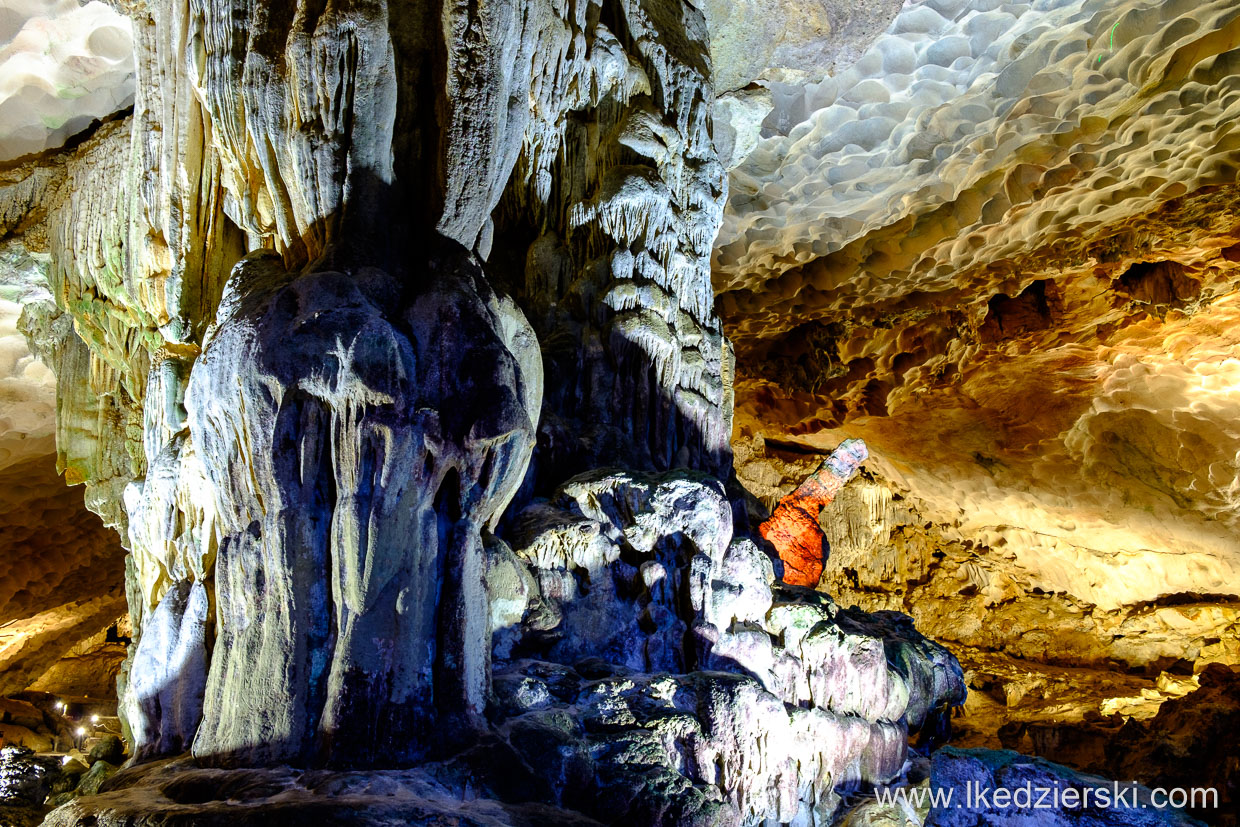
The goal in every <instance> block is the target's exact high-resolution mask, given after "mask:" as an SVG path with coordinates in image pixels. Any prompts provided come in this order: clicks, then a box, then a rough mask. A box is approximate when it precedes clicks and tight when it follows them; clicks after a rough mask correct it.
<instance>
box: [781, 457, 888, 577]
mask: <svg viewBox="0 0 1240 827" xmlns="http://www.w3.org/2000/svg"><path fill="white" fill-rule="evenodd" d="M867 456H868V454H867V453H866V449H865V443H864V442H862V441H861V440H859V439H853V440H846V441H845V442H843V443H841V445H840V447H838V448H836V449H835V451H834V452H833V453H832V454H831V456H830V457H828V458H827V459H826V461H825V462H823V464H822V467H821V468H819V469H818V470H817V471H815V472H814V473H813V474H810V475H809V477H808V478H807V479H806V480H805V482H803V483H801V484H800V485H799V486H797V490H795V491H793V492H792V493H791V494H789V495H788V496H786V497H784V498H783V499H782V500H780V501H779V504H778V505H776V506H775V510H774V511H773V512H771V517H770V519H768V520H767V521H766V522H764V523H762V525H760V526H758V532H759V533H760V534H761V535H762V537H763V539H765V540H766V541H767V542H769V543H771V544H772V545H774V546H775V550H776V551H777V552H779V559H780V560H782V561H783V564H784V576H783V580H784V582H785V583H788V584H790V585H793V586H809V587H810V588H811V589H812V588H814V587H815V586H817V585H818V580H819V579H820V578H821V577H822V563H823V561H824V560H825V559H826V557H827V553H828V548H827V544H826V537H825V536H824V535H823V533H822V529H821V528H820V527H819V526H818V516H819V514H820V513H821V512H822V508H823V506H825V505H829V504H830V503H831V501H832V500H834V499H835V495H836V494H838V493H839V491H840V489H841V488H843V487H844V483H846V482H848V480H849V478H850V477H851V476H852V474H853V472H854V471H856V470H857V466H858V465H860V464H861V462H863V461H864V460H865V458H866V457H867Z"/></svg>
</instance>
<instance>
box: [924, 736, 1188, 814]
mask: <svg viewBox="0 0 1240 827" xmlns="http://www.w3.org/2000/svg"><path fill="white" fill-rule="evenodd" d="M1000 788H1002V789H1004V790H1007V791H1010V793H1011V798H1010V799H1004V800H1002V801H996V800H995V799H994V797H993V791H995V790H997V789H1000ZM930 789H932V790H935V791H938V792H940V794H942V793H943V792H944V791H946V790H952V791H953V792H954V793H955V795H954V796H953V798H954V799H955V801H954V803H953V804H952V805H951V806H932V807H931V808H930V811H929V813H928V815H927V818H926V822H925V823H926V824H927V825H934V827H973V825H976V824H987V825H989V824H1004V823H1022V822H1025V823H1036V824H1052V825H1064V827H1067V826H1068V825H1082V827H1083V826H1084V825H1133V827H1137V825H1140V826H1141V827H1144V826H1145V825H1149V827H1155V825H1159V826H1160V827H1161V825H1166V827H1200V825H1201V822H1200V821H1197V820H1196V819H1194V818H1192V817H1191V816H1188V815H1186V814H1184V812H1183V811H1181V810H1178V809H1175V808H1171V807H1167V806H1166V802H1165V801H1164V800H1163V799H1162V798H1155V797H1154V791H1152V790H1150V789H1149V788H1146V787H1142V786H1140V785H1137V784H1132V783H1124V784H1120V783H1118V782H1114V781H1111V780H1109V779H1106V778H1101V777H1099V776H1090V775H1086V774H1084V773H1080V772H1076V771H1073V770H1071V769H1069V768H1067V767H1063V766H1060V765H1058V764H1053V763H1051V762H1050V761H1045V760H1042V759H1040V758H1029V757H1027V756H1023V755H1019V754H1017V753H1014V752H1007V751H992V750H962V749H956V748H954V747H944V748H943V749H941V750H939V751H938V752H936V753H935V754H934V757H933V759H931V762H930ZM967 789H969V790H973V791H974V792H973V794H972V799H971V800H969V799H965V800H964V801H961V800H960V797H962V796H965V795H967V793H966V792H965V791H966V790H967ZM1022 789H1028V790H1029V793H1028V794H1027V796H1025V797H1021V796H1020V795H1019V794H1017V793H1016V791H1017V790H1022ZM1041 790H1046V791H1047V792H1046V795H1045V800H1041V801H1040V797H1041V796H1042V795H1043V794H1042V793H1041V792H1040V791H1041ZM978 791H987V792H989V793H991V795H987V796H984V797H983V796H979V795H978ZM1086 791H1089V794H1088V795H1087V793H1086ZM1121 792H1122V797H1121ZM1164 792H1165V791H1164ZM1048 805H1049V806H1048Z"/></svg>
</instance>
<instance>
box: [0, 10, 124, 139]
mask: <svg viewBox="0 0 1240 827" xmlns="http://www.w3.org/2000/svg"><path fill="white" fill-rule="evenodd" d="M0 12H3V13H2V14H0V161H9V160H12V159H13V158H17V157H19V156H22V155H29V154H31V153H37V152H43V151H44V150H48V149H55V148H57V147H59V146H61V145H62V144H64V142H65V141H66V139H68V138H70V137H72V136H73V135H74V134H76V133H79V132H81V131H82V130H84V129H86V128H87V127H88V126H90V123H91V121H93V120H95V119H96V118H103V117H106V116H108V115H111V114H113V113H115V112H118V111H120V110H122V109H124V108H126V107H128V106H130V105H131V104H132V103H133V96H134V64H133V37H132V34H131V32H130V26H129V20H128V19H127V18H125V17H123V16H122V15H120V14H118V13H117V12H116V11H114V10H113V9H112V8H109V7H108V6H107V5H105V4H104V3H101V2H98V0H95V1H94V2H88V3H83V4H79V3H78V1H77V0H6V2H5V3H4V5H3V7H2V8H0Z"/></svg>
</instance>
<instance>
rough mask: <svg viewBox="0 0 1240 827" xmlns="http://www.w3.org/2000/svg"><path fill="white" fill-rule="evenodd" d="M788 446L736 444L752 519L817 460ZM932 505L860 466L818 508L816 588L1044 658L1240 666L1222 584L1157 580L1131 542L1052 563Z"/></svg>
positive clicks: (966, 642) (969, 643)
mask: <svg viewBox="0 0 1240 827" xmlns="http://www.w3.org/2000/svg"><path fill="white" fill-rule="evenodd" d="M792 447H793V446H789V445H787V444H782V445H781V444H779V443H775V442H774V440H771V441H763V440H757V441H753V440H743V441H738V442H737V444H736V455H737V459H738V464H737V474H738V478H739V480H740V481H741V483H742V484H743V485H745V486H747V487H748V489H749V490H751V491H752V492H753V493H754V494H755V495H756V498H757V500H758V501H759V502H755V503H754V504H753V505H754V514H752V515H751V516H750V519H751V521H755V522H756V521H760V520H761V519H763V517H764V514H765V509H766V508H772V507H773V506H774V505H775V503H777V502H778V501H779V499H780V498H782V497H783V496H786V495H787V494H788V493H790V492H792V491H793V490H794V489H795V488H796V486H797V485H798V484H799V482H800V481H801V480H802V479H804V478H805V476H807V475H808V474H809V473H811V472H812V471H813V470H814V469H815V468H816V467H817V465H818V464H819V463H821V462H822V460H823V458H824V454H825V451H822V452H814V451H810V452H805V451H804V450H790V448H792ZM934 514H935V511H934V508H933V506H931V505H928V504H927V503H926V502H925V501H924V500H922V499H921V498H920V497H919V496H916V495H914V494H913V493H912V492H910V491H909V490H908V489H906V488H903V487H902V486H899V485H897V484H895V483H893V482H892V481H891V480H889V479H887V478H885V477H884V476H883V475H882V474H881V473H879V472H878V471H877V470H876V469H875V468H874V467H873V465H872V464H871V465H870V466H867V467H866V468H864V469H863V470H862V472H861V474H859V475H858V476H857V477H856V478H854V480H853V481H852V482H851V483H850V484H849V485H848V486H846V487H845V488H844V489H843V490H842V491H841V492H840V494H839V495H838V496H837V498H836V500H835V502H834V503H833V504H832V506H831V508H829V509H824V510H823V512H822V514H821V527H822V530H823V533H824V535H825V536H826V539H827V541H828V542H829V544H830V547H831V556H830V558H829V559H828V560H827V562H826V566H825V569H824V574H823V577H822V580H821V588H822V589H823V590H824V591H826V592H827V593H829V594H831V595H832V596H834V597H835V598H836V599H837V600H838V601H839V602H840V603H841V604H843V605H851V604H856V605H859V606H860V607H862V608H863V609H866V610H869V611H874V610H882V609H890V610H895V611H901V612H905V613H907V614H909V615H911V616H912V617H913V618H914V620H915V621H916V623H917V626H918V628H919V629H920V630H921V631H923V632H924V633H926V634H927V635H929V636H930V637H932V638H934V639H936V640H939V641H941V642H944V643H947V644H949V645H961V646H966V647H973V648H979V649H986V650H995V651H1002V652H1004V653H1006V654H1008V655H1010V656H1013V657H1017V658H1023V659H1026V660H1029V661H1034V662H1039V663H1052V664H1061V665H1066V666H1079V667H1095V668H1102V669H1108V668H1121V669H1135V670H1139V671H1141V672H1145V673H1148V674H1150V675H1151V676H1157V675H1158V673H1159V672H1161V671H1164V670H1167V669H1170V668H1172V667H1176V666H1177V664H1178V665H1179V667H1187V668H1188V669H1189V670H1190V671H1192V670H1193V669H1194V668H1195V669H1196V670H1197V671H1200V669H1202V668H1204V667H1205V666H1206V664H1208V663H1211V662H1222V663H1229V664H1238V663H1240V602H1237V601H1236V600H1235V599H1234V598H1232V597H1229V596H1227V595H1226V593H1224V594H1209V593H1205V594H1201V593H1193V592H1192V591H1191V587H1190V586H1189V585H1188V583H1187V582H1185V583H1184V584H1183V586H1182V588H1185V589H1188V591H1185V592H1183V593H1179V592H1178V588H1177V587H1174V586H1173V587H1171V588H1170V589H1168V587H1167V585H1166V584H1165V583H1163V584H1161V585H1158V584H1155V583H1154V582H1153V581H1152V579H1151V577H1152V576H1151V575H1147V574H1145V573H1143V571H1142V569H1140V568H1139V567H1138V562H1139V561H1140V559H1141V554H1140V553H1139V552H1132V553H1129V554H1117V555H1116V556H1115V557H1112V558H1109V559H1099V558H1096V557H1094V556H1092V555H1089V556H1085V557H1073V558H1069V560H1072V561H1075V563H1076V566H1075V567H1073V566H1069V565H1067V563H1066V561H1065V562H1064V563H1062V564H1060V563H1054V564H1052V563H1050V562H1048V561H1047V560H1044V559H1040V558H1038V557H1037V556H1035V555H1033V554H1032V553H1031V551H1030V549H1029V548H1028V547H1024V546H1015V547H1014V543H1013V542H1012V539H1011V537H1012V535H1011V531H1014V530H1015V529H1013V528H1010V527H1009V528H1008V529H1006V530H1005V531H998V530H997V531H994V532H987V533H985V534H979V533H975V532H973V531H971V530H970V529H969V527H968V525H967V524H964V523H963V522H956V521H953V522H949V523H940V522H937V521H935V520H934V519H933V515H934ZM1095 565H1102V566H1105V568H1104V569H1102V570H1095V569H1093V568H1092V567H1093V566H1095ZM1210 565H1211V567H1212V566H1213V565H1214V564H1213V563H1211V564H1210ZM1082 567H1090V568H1089V569H1088V570H1089V571H1090V572H1091V576H1090V577H1089V578H1083V577H1081V574H1080V572H1081V568H1082ZM1210 570H1212V569H1207V571H1210ZM1095 571H1096V573H1094V572H1095ZM1199 573H1200V570H1199ZM1185 575H1188V573H1187V572H1182V573H1181V575H1180V576H1185ZM1188 576H1192V575H1188ZM1146 588H1158V589H1160V590H1167V591H1170V592H1171V593H1170V594H1168V595H1167V596H1165V597H1163V598H1162V599H1157V600H1150V601H1145V600H1139V599H1134V595H1133V594H1132V592H1133V591H1134V590H1141V589H1146Z"/></svg>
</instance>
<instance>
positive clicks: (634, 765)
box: [488, 471, 965, 824]
mask: <svg viewBox="0 0 1240 827" xmlns="http://www.w3.org/2000/svg"><path fill="white" fill-rule="evenodd" d="M516 526H517V528H516V533H515V535H514V537H515V540H514V541H515V549H514V550H513V551H509V550H507V549H506V548H497V549H495V550H494V555H495V556H494V557H493V558H492V560H493V561H494V562H493V563H492V564H491V565H490V567H489V569H488V572H489V575H490V576H491V578H492V579H491V580H490V582H493V583H495V584H496V585H497V586H498V587H499V588H498V589H497V590H498V591H499V592H500V593H501V594H508V595H511V594H513V591H514V590H512V589H510V588H506V587H504V585H503V584H505V583H506V582H507V581H510V580H511V579H512V578H513V575H512V574H511V573H510V572H511V569H512V564H511V563H509V562H506V561H505V560H504V558H506V557H508V556H510V555H512V556H515V557H516V558H517V561H519V563H520V564H521V565H524V566H526V567H528V570H529V574H530V575H532V577H528V576H527V581H526V582H527V585H526V588H525V590H524V600H523V604H524V605H520V604H518V605H512V604H506V605H505V606H504V615H503V617H502V618H500V617H499V616H493V621H495V620H501V619H502V620H504V621H505V622H503V623H496V624H495V633H496V636H495V640H494V642H495V647H496V659H497V667H496V677H495V695H496V710H495V712H494V713H493V714H494V715H496V716H498V717H502V718H505V719H506V720H505V722H504V723H503V725H502V726H501V728H500V731H501V732H503V733H505V734H506V735H507V736H508V738H509V739H510V742H511V743H512V745H513V747H514V748H515V749H517V751H518V752H520V753H521V754H522V755H523V756H525V757H526V759H527V760H528V761H529V763H530V765H531V766H535V767H538V766H542V765H544V764H545V762H546V761H547V760H549V759H550V758H551V755H552V754H553V753H554V754H555V755H556V757H555V759H554V764H553V767H552V768H551V769H549V770H547V772H550V773H551V778H552V779H553V781H552V783H553V785H555V795H556V796H557V798H556V800H557V801H559V802H560V803H562V804H564V805H566V806H573V807H580V808H582V809H583V810H584V811H585V812H586V813H587V814H591V815H596V816H597V817H600V818H614V817H615V815H616V814H618V813H623V814H624V818H626V819H628V820H631V821H632V822H633V823H640V824H647V823H650V824H655V823H658V824H690V823H714V821H713V819H721V821H719V823H725V824H733V823H745V824H751V823H757V822H760V821H761V820H762V819H763V818H770V817H777V818H778V819H779V820H780V821H781V822H784V823H796V821H797V819H806V818H808V819H811V820H813V821H816V823H825V822H826V821H829V819H830V817H831V815H832V813H833V812H834V811H835V809H836V807H837V806H838V804H839V800H840V799H839V797H838V794H837V793H836V792H835V790H836V789H841V790H847V789H850V788H855V787H856V786H858V785H860V784H874V783H879V782H881V781H882V780H883V779H884V777H888V778H889V777H891V776H892V775H894V774H896V773H897V772H898V771H899V768H900V767H901V765H902V764H903V762H904V757H905V753H906V749H907V735H908V732H909V730H917V729H919V728H921V727H923V726H924V725H926V724H928V723H929V724H937V721H938V718H939V716H940V715H941V713H942V711H943V710H946V709H950V708H951V707H953V706H956V705H958V704H960V703H962V702H963V701H964V698H965V688H964V684H963V677H962V674H961V671H960V668H959V665H958V664H957V663H956V662H955V659H954V658H952V657H951V655H950V654H948V653H947V652H946V650H944V649H943V648H942V647H940V646H938V645H936V644H934V643H932V642H930V641H928V640H926V639H925V638H923V637H921V636H920V635H919V634H917V633H916V632H915V631H914V630H913V629H912V627H911V624H909V623H908V621H907V619H906V618H898V617H897V616H894V615H892V614H890V613H888V615H884V616H874V617H870V616H867V615H864V614H863V613H860V612H848V611H844V610H841V609H838V608H837V607H836V606H835V604H834V603H833V602H832V601H831V600H830V599H829V598H827V597H826V596H825V595H821V594H817V593H815V592H812V591H808V590H804V589H794V588H790V587H786V586H784V585H782V584H780V583H778V582H776V580H775V577H774V568H773V565H772V561H771V559H770V558H768V557H767V556H766V555H765V553H763V552H762V551H761V550H759V548H758V547H757V546H756V545H755V544H754V543H753V542H752V541H751V540H749V539H745V538H736V539H734V538H733V537H732V517H731V508H730V505H729V503H728V501H727V499H726V497H725V496H724V492H723V490H722V486H721V485H720V484H719V483H718V482H717V481H714V480H711V479H709V478H704V477H695V476H692V475H686V474H684V473H671V474H667V475H662V476H654V477H652V476H645V475H634V474H631V473H626V472H620V471H598V472H592V473H589V474H585V475H582V476H579V477H576V478H574V479H572V480H570V481H569V482H567V483H565V484H564V485H563V486H561V488H560V489H559V491H558V492H557V493H556V495H555V496H554V497H553V498H552V499H551V500H550V501H548V502H545V503H543V502H540V503H535V504H533V505H531V506H530V507H529V508H527V509H526V510H525V511H524V512H522V514H521V516H520V517H519V518H518V519H517V522H516ZM491 572H494V573H495V574H493V575H491V574H490V573H491ZM687 609H688V610H689V611H687ZM513 627H516V628H517V629H519V630H520V631H519V633H518V634H516V635H515V636H514V635H513V634H512V628H513ZM504 653H511V654H512V656H514V657H515V658H516V659H515V660H512V661H511V662H510V663H507V664H504V663H502V660H503V658H504ZM546 660H553V661H556V662H558V663H573V664H575V666H574V667H572V668H569V667H567V666H560V665H558V663H548V662H546ZM692 670H701V671H692ZM685 672H689V673H690V674H688V675H684V674H679V675H678V674H675V673H685ZM720 672H723V673H732V675H733V676H732V677H727V678H725V677H723V676H722V675H719V674H718V673H720ZM669 673H672V674H669ZM764 744H765V745H770V744H785V745H789V747H788V748H789V749H790V751H789V752H787V753H786V754H785V753H784V752H782V751H781V752H778V753H776V752H772V751H771V750H770V748H769V746H767V747H763V746H762V745H764ZM793 745H797V746H793ZM758 753H763V754H764V755H765V756H766V757H765V758H764V759H762V760H756V759H755V758H754V756H756V755H757V754H758ZM642 775H645V776H646V777H647V779H648V780H646V781H644V782H641V783H640V786H635V784H636V783H637V782H636V780H635V779H636V778H638V777H641V776H642ZM828 778H830V779H831V781H830V782H829V783H825V779H828ZM587 779H593V780H587ZM578 784H586V785H587V786H586V788H585V789H584V790H583V789H575V786H576V785H578ZM590 784H593V785H595V787H590V786H589V785H590ZM599 785H601V786H599ZM596 788H597V789H596ZM705 813H713V815H711V816H710V817H709V818H707V816H706V815H705ZM690 814H693V815H690Z"/></svg>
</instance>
